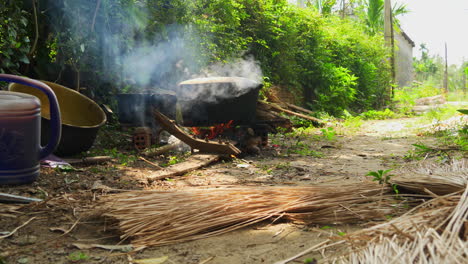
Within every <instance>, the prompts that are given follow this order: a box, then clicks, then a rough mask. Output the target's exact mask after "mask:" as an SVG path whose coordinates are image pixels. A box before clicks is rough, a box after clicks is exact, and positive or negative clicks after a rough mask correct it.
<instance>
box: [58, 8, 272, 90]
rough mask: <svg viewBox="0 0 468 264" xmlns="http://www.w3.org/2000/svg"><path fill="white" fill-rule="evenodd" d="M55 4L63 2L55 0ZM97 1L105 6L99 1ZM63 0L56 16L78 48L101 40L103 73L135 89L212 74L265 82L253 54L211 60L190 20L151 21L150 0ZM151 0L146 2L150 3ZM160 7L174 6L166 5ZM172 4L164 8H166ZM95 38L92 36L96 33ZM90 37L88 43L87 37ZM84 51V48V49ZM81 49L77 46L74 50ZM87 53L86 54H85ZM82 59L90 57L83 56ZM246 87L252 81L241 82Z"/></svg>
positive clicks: (99, 52) (99, 50)
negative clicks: (185, 22)
mask: <svg viewBox="0 0 468 264" xmlns="http://www.w3.org/2000/svg"><path fill="white" fill-rule="evenodd" d="M51 2H52V3H53V4H52V5H58V4H56V3H59V2H60V1H58V2H54V1H51ZM97 2H101V6H100V7H99V8H96V7H97ZM97 2H96V1H91V0H62V1H61V2H60V3H63V5H62V6H60V8H57V6H54V7H55V8H53V9H52V10H56V11H57V13H56V15H55V16H56V17H57V18H58V17H60V18H61V19H65V20H67V21H65V22H64V21H62V20H57V21H55V23H56V24H57V25H58V26H60V25H61V27H62V31H63V32H69V37H70V39H73V41H72V42H71V43H70V44H73V45H75V50H77V51H78V53H79V50H80V47H86V50H85V51H84V53H88V52H90V51H92V50H93V49H92V48H89V46H91V45H95V46H97V47H96V48H95V49H94V50H95V53H94V56H95V57H97V58H93V59H95V60H99V61H101V66H102V71H103V72H106V74H102V75H101V76H100V77H101V78H107V80H108V81H112V82H114V83H119V85H120V86H122V87H123V86H132V88H133V90H134V91H135V90H140V91H143V90H147V91H150V90H151V89H154V88H160V89H170V90H174V89H176V86H177V84H178V83H180V82H182V81H184V80H187V79H192V78H199V77H211V76H238V77H244V78H247V79H250V80H252V81H254V82H258V83H261V82H262V78H263V77H262V72H261V69H260V65H259V64H258V62H256V61H255V59H254V58H253V57H252V56H250V57H246V58H245V59H242V58H241V57H243V56H239V58H234V59H231V60H230V61H229V62H228V63H215V64H209V63H207V61H208V60H209V58H208V57H209V55H207V54H204V53H203V52H202V51H201V44H200V43H205V44H206V43H207V42H209V41H207V40H206V39H204V40H200V38H199V36H198V35H197V33H196V30H195V29H194V28H195V27H193V26H190V25H176V24H171V25H158V26H154V25H155V24H157V23H158V22H155V21H152V18H151V14H149V13H148V11H147V10H150V6H149V5H150V4H152V5H154V3H151V1H137V2H136V3H138V4H133V5H132V4H128V3H126V4H125V2H124V1H97ZM145 3H146V4H145ZM161 8H171V7H170V5H169V7H161ZM164 11H167V10H162V12H164ZM86 31H91V32H92V33H93V34H94V36H95V38H94V39H92V40H90V39H89V36H93V34H89V33H86ZM86 41H89V43H86ZM82 51H83V49H82ZM75 53H76V52H75ZM85 56H86V54H84V55H83V56H81V57H85ZM82 62H83V64H86V63H89V62H87V61H82ZM237 86H239V87H240V88H241V89H244V88H248V86H249V84H248V82H246V83H241V84H239V85H237Z"/></svg>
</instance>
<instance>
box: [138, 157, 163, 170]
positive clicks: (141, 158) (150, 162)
mask: <svg viewBox="0 0 468 264" xmlns="http://www.w3.org/2000/svg"><path fill="white" fill-rule="evenodd" d="M138 159H140V160H142V161H144V162H146V163H148V164H149V165H151V166H154V167H156V168H158V169H160V170H162V169H163V168H162V167H161V166H159V165H158V164H156V163H154V162H152V161H149V160H147V159H145V158H143V157H139V158H138Z"/></svg>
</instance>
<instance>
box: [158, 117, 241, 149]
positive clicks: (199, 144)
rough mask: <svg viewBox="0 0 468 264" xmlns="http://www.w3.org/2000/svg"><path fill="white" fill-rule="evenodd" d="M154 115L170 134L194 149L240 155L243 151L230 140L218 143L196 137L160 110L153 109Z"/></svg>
mask: <svg viewBox="0 0 468 264" xmlns="http://www.w3.org/2000/svg"><path fill="white" fill-rule="evenodd" d="M153 115H154V118H155V119H156V121H158V123H159V124H160V125H161V126H162V127H163V128H164V130H166V131H167V132H169V133H170V134H172V135H173V136H175V137H176V138H178V139H180V140H181V141H182V142H184V143H185V144H187V145H189V146H190V147H191V148H192V149H198V150H200V152H204V153H213V154H226V155H239V154H240V153H241V151H240V150H239V149H238V148H236V147H235V146H234V145H232V144H231V143H229V142H224V143H218V142H214V141H209V140H207V141H205V140H201V139H196V138H193V137H191V136H190V135H188V134H187V133H185V132H184V131H183V130H182V129H180V128H179V127H178V126H177V125H176V124H175V122H174V121H172V120H170V119H169V118H167V117H166V116H165V115H163V114H161V113H160V112H159V111H158V110H156V109H153Z"/></svg>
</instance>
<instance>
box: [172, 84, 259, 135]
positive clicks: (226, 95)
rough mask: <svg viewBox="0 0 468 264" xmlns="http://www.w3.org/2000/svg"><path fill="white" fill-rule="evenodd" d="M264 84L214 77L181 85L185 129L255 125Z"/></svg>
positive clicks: (180, 92) (180, 100)
mask: <svg viewBox="0 0 468 264" xmlns="http://www.w3.org/2000/svg"><path fill="white" fill-rule="evenodd" d="M261 87H262V84H261V83H258V82H255V81H252V80H250V79H247V78H242V77H210V78H198V79H192V80H188V81H184V82H181V83H180V84H179V86H178V90H177V97H178V104H179V106H180V109H181V112H182V118H183V121H182V124H183V125H184V126H212V125H215V124H220V123H227V122H229V121H231V120H233V121H234V124H235V125H247V124H252V123H254V122H255V112H256V109H257V100H258V94H259V91H260V89H261Z"/></svg>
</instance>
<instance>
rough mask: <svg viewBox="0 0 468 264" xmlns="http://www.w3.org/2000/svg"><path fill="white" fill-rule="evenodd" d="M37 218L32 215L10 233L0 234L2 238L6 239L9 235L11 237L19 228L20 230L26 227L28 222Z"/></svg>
mask: <svg viewBox="0 0 468 264" xmlns="http://www.w3.org/2000/svg"><path fill="white" fill-rule="evenodd" d="M34 219H36V217H35V216H34V217H31V219H29V220H28V221H26V222H24V224H22V225H20V226H18V227H17V228H15V229H13V231H11V232H10V233H8V234H6V235H4V236H0V239H4V238H7V237H10V236H12V235H13V234H15V233H16V232H17V231H18V230H20V229H21V228H23V227H25V226H26V225H27V224H29V223H30V222H31V221H32V220H34Z"/></svg>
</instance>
